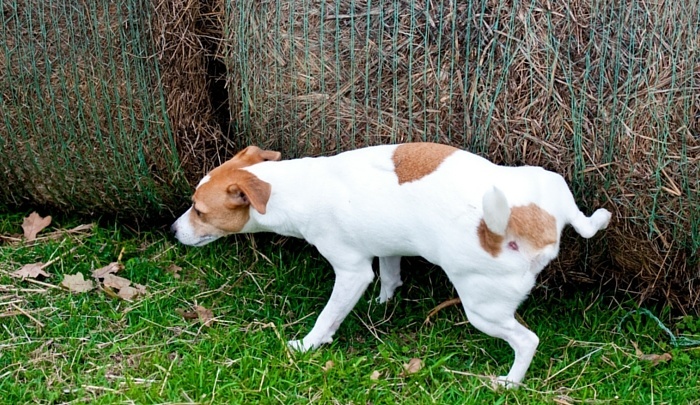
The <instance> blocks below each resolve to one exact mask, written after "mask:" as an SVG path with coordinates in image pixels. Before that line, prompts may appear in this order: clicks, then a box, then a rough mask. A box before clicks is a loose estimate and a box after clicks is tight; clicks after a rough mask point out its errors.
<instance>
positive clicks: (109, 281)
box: [102, 274, 131, 290]
mask: <svg viewBox="0 0 700 405" xmlns="http://www.w3.org/2000/svg"><path fill="white" fill-rule="evenodd" d="M102 283H103V285H104V286H105V287H110V288H116V289H117V290H121V289H122V288H125V287H128V286H130V285H131V281H130V280H128V279H125V278H124V277H119V276H115V275H114V274H107V275H106V276H105V277H104V280H103V281H102Z"/></svg>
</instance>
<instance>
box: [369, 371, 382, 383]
mask: <svg viewBox="0 0 700 405" xmlns="http://www.w3.org/2000/svg"><path fill="white" fill-rule="evenodd" d="M381 376H382V373H380V372H379V371H377V370H374V371H372V374H370V375H369V379H370V380H372V381H377V380H378V379H379V377H381Z"/></svg>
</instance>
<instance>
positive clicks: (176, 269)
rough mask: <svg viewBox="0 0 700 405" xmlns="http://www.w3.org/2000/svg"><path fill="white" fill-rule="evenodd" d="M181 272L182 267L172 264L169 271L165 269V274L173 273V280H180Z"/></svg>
mask: <svg viewBox="0 0 700 405" xmlns="http://www.w3.org/2000/svg"><path fill="white" fill-rule="evenodd" d="M180 270H182V267H180V266H178V265H177V264H171V265H170V266H168V268H167V269H165V272H166V273H171V274H172V275H173V278H180Z"/></svg>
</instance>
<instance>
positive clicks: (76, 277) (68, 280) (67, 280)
mask: <svg viewBox="0 0 700 405" xmlns="http://www.w3.org/2000/svg"><path fill="white" fill-rule="evenodd" d="M61 286H63V287H65V288H67V289H68V290H69V291H72V292H76V293H80V292H87V291H90V290H92V289H93V288H95V285H94V284H93V282H92V280H85V278H84V277H83V273H75V274H66V275H65V276H64V277H63V281H61Z"/></svg>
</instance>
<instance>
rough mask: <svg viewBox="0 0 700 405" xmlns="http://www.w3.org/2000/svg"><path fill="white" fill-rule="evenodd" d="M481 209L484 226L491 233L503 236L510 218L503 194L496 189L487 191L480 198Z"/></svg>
mask: <svg viewBox="0 0 700 405" xmlns="http://www.w3.org/2000/svg"><path fill="white" fill-rule="evenodd" d="M482 207H483V208H484V222H486V226H487V227H488V228H489V229H490V230H491V231H492V232H493V233H496V234H498V235H505V234H506V227H507V226H508V218H510V207H509V206H508V200H507V199H506V196H505V194H503V192H502V191H501V190H499V189H498V188H496V187H494V188H493V189H491V190H488V191H487V192H486V193H484V197H483V198H482Z"/></svg>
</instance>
